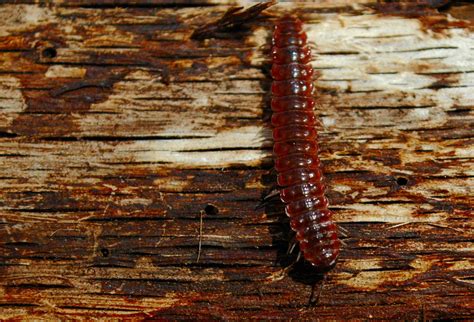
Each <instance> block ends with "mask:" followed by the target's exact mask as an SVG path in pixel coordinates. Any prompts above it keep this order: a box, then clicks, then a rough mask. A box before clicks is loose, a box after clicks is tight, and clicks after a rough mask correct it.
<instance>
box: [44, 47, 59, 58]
mask: <svg viewBox="0 0 474 322" xmlns="http://www.w3.org/2000/svg"><path fill="white" fill-rule="evenodd" d="M57 54H58V53H57V51H56V49H55V48H53V47H48V48H45V49H43V52H42V55H43V57H46V58H54V57H56V55H57Z"/></svg>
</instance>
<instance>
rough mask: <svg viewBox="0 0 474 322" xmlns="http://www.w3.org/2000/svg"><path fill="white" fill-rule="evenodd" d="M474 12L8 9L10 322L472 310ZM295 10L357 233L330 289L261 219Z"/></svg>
mask: <svg viewBox="0 0 474 322" xmlns="http://www.w3.org/2000/svg"><path fill="white" fill-rule="evenodd" d="M229 3H230V2H229ZM433 3H434V2H433ZM472 7H473V6H472V4H456V5H451V6H449V5H448V6H447V7H442V8H440V9H438V8H435V6H434V5H432V2H430V1H425V2H419V5H418V6H417V7H410V6H402V7H394V6H393V5H389V4H380V3H379V4H377V3H374V2H371V1H358V2H357V3H354V1H342V0H341V1H339V0H338V1H314V2H311V3H309V2H307V3H298V4H291V3H284V4H278V5H276V6H273V7H272V8H270V9H269V10H268V14H269V16H266V17H261V18H259V19H256V20H255V21H253V22H251V23H249V24H247V25H246V26H244V28H243V29H241V30H240V31H238V32H228V33H225V32H224V33H223V34H221V35H220V37H219V38H211V39H205V40H192V39H190V36H191V34H192V32H193V31H194V30H195V29H196V28H199V27H200V26H202V25H204V24H206V23H209V22H211V21H214V20H216V19H218V18H219V17H221V16H222V14H223V13H224V12H225V11H226V10H227V9H228V8H229V5H224V4H222V2H221V3H215V2H214V3H210V2H204V1H202V2H196V3H195V4H194V5H188V4H187V3H186V2H179V1H178V2H175V1H168V2H163V1H161V2H146V3H145V2H140V1H138V2H135V4H133V5H125V4H123V3H122V4H120V5H118V4H117V3H111V4H108V5H106V4H102V5H97V4H96V2H90V1H80V2H74V3H72V2H70V3H69V2H64V3H57V4H52V5H48V6H39V5H36V4H28V3H25V4H3V5H1V6H0V19H2V20H3V21H4V26H3V27H2V28H0V318H2V319H31V318H38V319H65V318H66V319H78V320H83V319H89V318H91V317H96V318H131V319H146V318H165V319H172V318H181V319H183V318H203V319H207V318H215V319H237V318H258V319H271V318H272V319H273V318H282V319H314V318H315V317H317V318H319V319H349V318H354V319H367V318H377V319H435V318H438V319H439V318H459V319H469V318H472V317H473V316H474V293H473V288H474V283H473V279H474V265H473V264H474V243H473V232H474V230H473V225H472V214H473V204H474V202H473V195H474V191H473V189H474V188H473V187H474V163H473V160H474V149H473V147H472V146H473V137H474V136H473V128H474V117H473V115H474V114H473V102H474V94H473V93H474V59H473V57H474V56H473V49H474V34H473V30H472V15H471V16H469V12H471V13H472V12H473V10H472ZM400 8H401V9H400ZM407 8H408V9H409V10H408V9H407ZM284 12H295V13H296V14H298V15H299V16H300V17H301V18H302V19H303V20H304V21H305V22H306V31H307V33H308V37H309V40H310V41H311V42H312V46H313V53H314V56H315V59H314V61H313V67H314V68H315V69H316V70H317V71H318V72H319V75H318V77H317V79H316V80H315V85H316V87H317V89H318V96H317V100H318V108H317V110H316V113H317V115H318V117H319V118H320V120H321V123H322V124H321V126H320V128H319V129H318V130H319V131H320V139H319V140H320V145H321V151H322V152H321V153H322V154H321V157H322V160H323V165H324V169H325V173H326V181H327V185H328V197H329V199H330V201H331V205H332V209H333V210H334V212H335V219H336V220H337V221H338V222H339V223H340V225H341V226H342V227H344V228H345V229H346V230H347V236H346V237H344V238H343V240H344V243H345V244H346V245H345V246H344V247H343V250H342V253H341V257H340V260H339V262H338V264H337V266H336V268H335V269H334V270H333V271H331V272H330V273H329V274H328V276H327V279H326V280H325V281H324V283H322V284H321V280H320V276H318V275H315V274H312V272H310V271H309V270H308V267H306V266H304V265H302V264H297V265H296V266H294V267H293V268H292V267H289V265H290V264H291V263H292V262H293V261H294V260H295V258H296V254H295V253H293V254H290V255H288V254H286V252H287V248H288V244H289V239H290V238H291V236H290V234H289V227H288V222H287V220H286V218H284V214H283V212H282V205H281V204H280V203H279V202H276V201H275V202H270V203H268V204H266V205H264V206H263V207H258V206H259V205H260V203H261V200H262V197H263V196H265V194H266V193H268V192H269V191H270V190H271V189H272V187H274V185H275V175H274V173H273V172H272V170H271V169H272V151H271V149H272V144H273V143H272V140H271V129H270V125H269V121H268V116H269V107H268V98H269V97H268V92H269V85H270V82H271V78H270V77H269V75H268V66H269V65H268V64H269V60H268V51H269V48H270V47H269V46H270V45H269V39H270V38H269V37H270V35H271V28H272V24H273V19H274V18H273V17H277V16H279V15H281V14H283V13H284ZM461 13H462V14H461ZM201 219H202V225H201ZM200 231H201V232H202V234H201V236H199V235H200ZM200 241H201V244H202V249H201V251H200V255H199V260H197V259H198V245H199V242H200ZM313 284H314V285H315V287H314V289H315V290H316V291H317V292H318V290H320V296H319V300H318V303H317V304H316V305H315V306H308V305H307V304H308V302H309V299H310V295H311V292H312V290H313ZM321 285H322V286H321Z"/></svg>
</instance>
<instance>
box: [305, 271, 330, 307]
mask: <svg viewBox="0 0 474 322" xmlns="http://www.w3.org/2000/svg"><path fill="white" fill-rule="evenodd" d="M326 279H327V275H326V274H324V277H323V279H322V280H321V281H319V283H318V282H316V283H314V284H313V286H312V287H311V294H310V296H309V302H308V306H309V307H314V306H316V305H318V303H319V298H320V297H321V293H322V291H323V287H324V283H325V282H326ZM316 284H320V286H319V290H318V292H317V294H315V289H316Z"/></svg>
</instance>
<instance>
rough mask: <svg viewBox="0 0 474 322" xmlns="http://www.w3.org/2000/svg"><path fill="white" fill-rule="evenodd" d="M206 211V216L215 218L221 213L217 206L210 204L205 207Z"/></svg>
mask: <svg viewBox="0 0 474 322" xmlns="http://www.w3.org/2000/svg"><path fill="white" fill-rule="evenodd" d="M204 211H205V212H206V215H210V216H215V215H217V214H218V213H219V209H217V207H216V206H214V205H211V204H208V205H207V206H206V207H204Z"/></svg>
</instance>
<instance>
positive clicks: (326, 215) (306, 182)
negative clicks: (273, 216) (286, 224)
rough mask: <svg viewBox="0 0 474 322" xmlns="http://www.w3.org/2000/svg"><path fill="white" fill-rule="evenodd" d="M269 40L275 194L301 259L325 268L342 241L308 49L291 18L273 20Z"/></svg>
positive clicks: (330, 262) (330, 264)
mask: <svg viewBox="0 0 474 322" xmlns="http://www.w3.org/2000/svg"><path fill="white" fill-rule="evenodd" d="M272 41H273V47H272V63H273V65H272V77H273V83H272V102H271V107H272V111H273V115H272V125H273V139H274V142H275V143H274V147H273V151H274V154H275V168H276V170H277V172H278V185H279V186H280V198H281V200H282V201H283V202H284V203H285V204H286V206H285V212H286V214H287V215H288V217H290V224H291V228H292V229H293V230H294V231H295V232H296V239H297V240H298V242H299V246H300V250H301V251H302V253H303V256H304V258H305V259H306V260H308V261H309V262H310V263H312V264H313V265H314V266H316V267H317V268H318V269H322V270H325V269H328V268H330V267H332V266H333V265H334V263H335V262H336V259H337V257H338V255H339V248H340V244H341V242H340V240H339V238H338V236H337V227H336V224H335V223H334V221H333V220H332V213H331V211H330V210H329V209H328V200H327V199H326V197H325V196H324V189H325V187H324V184H323V182H322V173H321V168H320V160H319V158H318V143H317V132H316V129H315V125H316V119H315V116H314V112H313V109H314V105H315V101H314V98H313V92H314V87H313V82H312V76H313V68H312V67H311V66H310V65H309V62H310V60H311V51H310V49H309V47H308V46H307V44H306V41H307V37H306V33H305V32H303V24H302V23H301V21H300V20H298V19H297V18H294V17H291V16H286V17H284V18H282V19H280V20H279V21H278V23H277V24H276V26H275V30H274V33H273V40H272Z"/></svg>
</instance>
